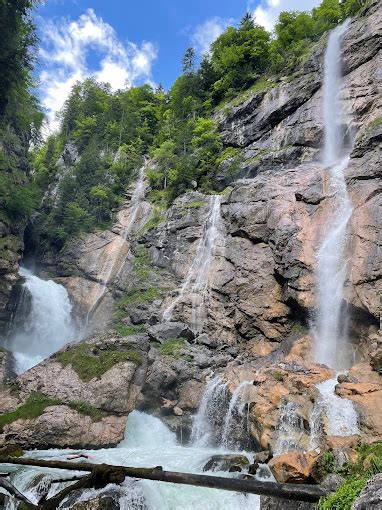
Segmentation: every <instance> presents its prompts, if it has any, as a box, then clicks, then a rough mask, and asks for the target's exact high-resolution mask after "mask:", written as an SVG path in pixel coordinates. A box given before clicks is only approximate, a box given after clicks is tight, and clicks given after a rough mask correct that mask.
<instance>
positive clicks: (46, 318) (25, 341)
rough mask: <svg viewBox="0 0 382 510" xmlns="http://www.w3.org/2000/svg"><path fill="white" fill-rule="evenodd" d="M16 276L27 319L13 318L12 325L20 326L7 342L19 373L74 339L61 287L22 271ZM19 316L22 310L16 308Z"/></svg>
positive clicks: (66, 294) (66, 301)
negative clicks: (28, 301) (21, 284)
mask: <svg viewBox="0 0 382 510" xmlns="http://www.w3.org/2000/svg"><path fill="white" fill-rule="evenodd" d="M19 274H20V276H23V277H24V278H25V283H24V288H25V289H26V290H27V292H24V293H23V296H24V298H28V295H29V296H30V299H31V305H30V312H29V315H28V316H27V317H26V318H25V317H19V318H17V317H16V320H15V321H14V322H15V323H16V324H22V328H18V330H17V331H15V332H14V333H13V334H11V335H10V338H9V339H8V341H7V348H9V349H10V350H11V351H12V352H13V355H14V358H15V360H16V372H17V373H22V372H24V371H25V370H28V369H29V368H31V367H32V366H34V365H36V364H37V363H39V362H40V361H42V360H43V359H45V358H47V357H48V356H50V355H51V354H53V353H54V352H56V351H57V350H58V349H60V348H61V347H62V346H63V345H65V344H66V343H67V342H69V341H70V340H73V339H74V336H75V328H74V326H73V323H72V319H71V311H72V305H71V303H70V300H69V296H68V293H67V291H66V289H65V287H63V286H62V285H59V284H58V283H55V282H54V281H52V280H42V279H41V278H39V277H38V276H36V275H34V274H33V273H32V272H31V271H29V270H28V269H25V268H24V267H21V268H20V271H19ZM19 310H21V313H23V312H24V310H25V307H22V306H21V307H19Z"/></svg>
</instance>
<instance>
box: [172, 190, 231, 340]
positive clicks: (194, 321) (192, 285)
mask: <svg viewBox="0 0 382 510" xmlns="http://www.w3.org/2000/svg"><path fill="white" fill-rule="evenodd" d="M220 206H221V196H219V195H213V196H211V197H210V209H209V212H208V215H207V218H206V221H205V222H204V225H203V233H202V237H201V238H200V241H199V245H198V248H197V250H196V255H195V258H194V260H193V262H192V264H191V267H190V269H189V271H188V273H187V276H186V278H185V280H184V282H183V284H182V286H181V288H180V290H179V292H178V295H177V296H176V297H175V299H174V300H173V301H172V302H171V303H170V305H169V306H168V307H167V308H166V310H165V311H164V313H163V320H164V321H170V320H171V318H172V314H173V311H174V309H175V307H176V305H177V304H178V303H179V302H180V301H181V300H182V298H183V297H184V296H185V294H191V304H192V312H191V314H192V315H191V328H192V330H193V331H194V332H195V333H197V332H200V331H201V330H202V328H203V322H204V318H205V306H204V305H205V300H206V297H207V293H208V284H209V276H210V269H211V263H212V261H213V258H214V252H215V246H216V243H217V240H218V238H219V230H220V221H221V216H220Z"/></svg>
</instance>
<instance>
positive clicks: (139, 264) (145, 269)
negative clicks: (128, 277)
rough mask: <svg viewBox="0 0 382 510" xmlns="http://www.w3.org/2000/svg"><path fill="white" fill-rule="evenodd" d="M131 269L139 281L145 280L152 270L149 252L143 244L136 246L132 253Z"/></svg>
mask: <svg viewBox="0 0 382 510" xmlns="http://www.w3.org/2000/svg"><path fill="white" fill-rule="evenodd" d="M133 271H134V273H135V274H136V276H137V277H138V279H139V281H140V282H144V281H146V280H147V279H148V278H149V276H150V273H151V271H152V268H151V262H150V257H149V252H148V251H147V249H146V248H145V247H144V246H138V247H137V249H136V250H135V253H134V260H133Z"/></svg>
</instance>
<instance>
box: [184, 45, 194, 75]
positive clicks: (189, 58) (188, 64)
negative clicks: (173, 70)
mask: <svg viewBox="0 0 382 510" xmlns="http://www.w3.org/2000/svg"><path fill="white" fill-rule="evenodd" d="M194 68H195V50H194V48H192V47H190V48H187V49H186V51H185V53H184V56H183V58H182V70H183V73H184V74H192V73H193V72H194Z"/></svg>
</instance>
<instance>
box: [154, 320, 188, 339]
mask: <svg viewBox="0 0 382 510" xmlns="http://www.w3.org/2000/svg"><path fill="white" fill-rule="evenodd" d="M147 333H148V335H149V337H150V339H151V340H153V341H154V342H159V343H163V342H164V341H165V340H169V339H173V338H180V337H181V338H185V339H186V340H189V341H190V340H193V338H194V334H193V333H192V331H191V330H190V328H189V327H188V326H187V325H186V324H184V323H182V322H162V323H160V324H155V325H154V326H151V327H150V328H149V329H148V330H147Z"/></svg>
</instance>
